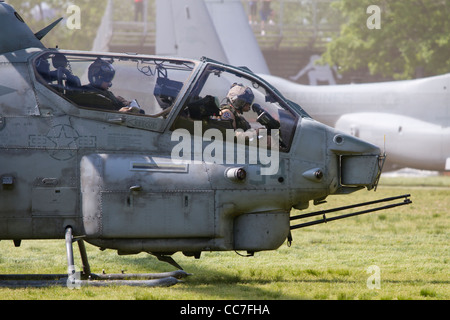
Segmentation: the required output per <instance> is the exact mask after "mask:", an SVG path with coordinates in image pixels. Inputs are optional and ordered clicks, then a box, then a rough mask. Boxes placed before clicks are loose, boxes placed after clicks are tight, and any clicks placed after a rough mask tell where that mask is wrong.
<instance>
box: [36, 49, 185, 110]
mask: <svg viewBox="0 0 450 320" xmlns="http://www.w3.org/2000/svg"><path fill="white" fill-rule="evenodd" d="M35 66H36V71H37V72H36V73H37V78H38V80H39V81H40V82H41V83H43V84H45V85H46V86H48V87H50V88H52V89H53V90H55V91H56V92H58V93H59V94H60V95H62V96H64V97H65V98H66V99H69V100H70V101H71V102H73V103H75V104H77V105H78V106H79V107H80V108H88V109H95V110H103V111H112V112H127V113H133V114H136V115H141V116H151V117H160V116H161V117H165V116H167V114H168V113H169V112H170V111H171V108H172V106H173V105H174V103H175V100H176V99H177V98H178V95H179V93H180V91H181V89H182V88H183V86H184V84H185V83H186V81H187V80H188V78H189V77H190V75H191V73H192V70H193V68H194V64H193V63H192V62H189V61H180V60H163V59H151V58H141V57H137V56H100V55H80V54H78V55H77V54H63V53H60V52H50V53H45V54H43V55H41V56H39V57H38V58H37V59H36V60H35Z"/></svg>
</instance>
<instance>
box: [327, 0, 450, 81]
mask: <svg viewBox="0 0 450 320" xmlns="http://www.w3.org/2000/svg"><path fill="white" fill-rule="evenodd" d="M374 2H375V3H376V2H377V4H376V6H375V9H376V8H378V9H379V12H378V13H379V17H378V18H379V28H378V29H377V28H372V29H370V28H369V27H370V26H372V25H373V23H374V22H376V21H375V20H374V19H376V18H377V16H376V14H377V12H376V10H375V11H370V10H369V11H368V10H367V9H368V8H369V6H371V5H374ZM333 6H336V8H337V9H339V10H340V12H341V13H342V14H343V16H344V18H345V20H346V22H345V23H344V24H343V25H342V26H341V34H340V36H339V37H338V38H336V39H334V40H333V41H331V42H330V43H329V44H328V46H327V48H326V52H325V54H324V55H323V62H326V63H329V64H330V65H338V66H339V68H340V70H341V72H343V73H345V72H346V71H350V70H357V69H361V68H368V70H369V72H370V73H371V74H372V75H382V76H383V77H392V78H394V79H410V78H414V77H416V76H432V75H438V74H443V73H448V72H450V54H449V53H450V19H449V17H450V3H449V2H448V0H395V1H389V0H379V1H373V0H363V1H361V0H340V1H336V2H335V3H333ZM372 8H374V7H372ZM372 8H369V9H372Z"/></svg>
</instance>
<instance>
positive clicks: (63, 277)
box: [0, 227, 190, 289]
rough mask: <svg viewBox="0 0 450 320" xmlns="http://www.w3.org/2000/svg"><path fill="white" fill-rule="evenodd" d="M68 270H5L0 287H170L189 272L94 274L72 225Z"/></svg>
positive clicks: (69, 240) (68, 235)
mask: <svg viewBox="0 0 450 320" xmlns="http://www.w3.org/2000/svg"><path fill="white" fill-rule="evenodd" d="M65 241H66V254H67V265H68V268H67V274H8V275H0V287H48V286H67V287H68V288H71V289H73V288H80V287H83V286H93V287H103V286H109V285H115V286H117V285H126V286H139V287H169V286H173V285H175V284H177V283H179V282H180V280H179V279H182V278H184V277H187V276H189V275H190V274H189V273H186V272H185V271H183V270H177V271H172V272H163V273H133V274H125V273H116V274H114V273H113V274H95V273H91V268H90V266H89V262H88V258H87V254H86V247H85V245H84V241H83V240H82V239H74V238H73V234H72V228H71V227H68V228H66V232H65ZM73 242H77V243H78V248H79V250H80V255H81V262H82V271H81V272H77V271H76V270H75V264H74V257H73V246H72V244H73Z"/></svg>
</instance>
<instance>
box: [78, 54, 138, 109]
mask: <svg viewBox="0 0 450 320" xmlns="http://www.w3.org/2000/svg"><path fill="white" fill-rule="evenodd" d="M115 74H116V71H115V69H114V67H113V66H112V64H111V63H109V62H107V61H104V60H102V59H100V58H97V59H96V60H95V61H94V62H93V63H92V64H91V65H90V66H89V70H88V79H89V85H87V86H83V89H84V90H87V91H89V92H90V93H92V94H99V95H100V96H101V97H102V98H106V100H109V101H108V103H106V100H105V101H104V102H105V103H99V104H96V106H95V108H102V109H108V110H115V111H120V112H131V113H142V111H141V109H140V108H139V105H138V104H137V102H136V101H135V100H134V101H128V100H126V99H124V98H123V97H121V96H117V97H116V96H115V95H114V94H113V93H112V92H111V91H110V90H109V88H111V86H112V80H113V79H114V76H115ZM87 103H89V102H87ZM90 103H95V102H94V101H92V102H90ZM85 104H86V103H85Z"/></svg>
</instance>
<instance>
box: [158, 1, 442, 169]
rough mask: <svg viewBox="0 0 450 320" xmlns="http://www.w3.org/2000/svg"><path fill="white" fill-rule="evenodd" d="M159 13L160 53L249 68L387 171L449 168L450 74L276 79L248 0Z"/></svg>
mask: <svg viewBox="0 0 450 320" xmlns="http://www.w3.org/2000/svg"><path fill="white" fill-rule="evenodd" d="M157 10H158V15H157V43H156V44H157V51H156V53H157V54H166V53H167V54H171V55H173V56H175V55H181V56H184V57H191V58H195V57H199V56H200V54H203V53H204V52H208V56H209V57H211V58H216V57H217V59H221V61H224V62H227V63H230V64H233V65H245V66H247V67H249V68H250V69H251V70H252V71H253V72H255V73H256V74H258V75H259V76H260V77H262V78H264V79H265V80H267V81H269V82H270V83H271V84H272V85H274V86H275V87H277V88H278V90H280V92H281V93H282V94H283V95H284V96H285V97H286V98H288V99H290V100H292V101H295V102H296V103H297V104H300V105H301V106H302V107H303V108H304V109H305V110H306V112H308V113H309V114H310V115H311V116H312V117H313V118H314V119H316V120H318V121H320V122H322V123H324V124H326V125H329V126H331V127H334V128H336V129H338V130H340V131H343V132H346V133H348V134H351V135H354V136H356V137H360V138H362V139H364V140H365V141H368V142H370V143H373V144H374V145H376V146H378V147H379V148H381V149H385V150H386V152H388V153H389V157H388V158H387V159H386V163H385V166H384V170H385V171H386V170H394V169H401V168H404V167H409V168H414V169H421V170H435V171H444V170H450V74H445V75H440V76H435V77H430V78H424V79H417V80H408V81H392V82H385V83H372V84H351V85H327V86H310V85H301V84H298V83H295V82H292V81H289V80H286V79H283V78H280V77H277V76H273V75H270V72H269V71H268V66H267V64H266V61H265V60H264V57H263V56H262V53H261V50H260V49H259V46H258V43H257V41H256V39H255V37H254V35H253V32H252V30H251V28H250V26H249V23H248V18H247V16H246V14H245V12H244V8H243V5H242V3H241V1H209V0H189V1H187V0H177V1H172V0H157ZM186 12H189V16H188V15H187V14H186ZM199 17H202V19H201V22H200V19H199ZM175 21H176V23H175ZM185 39H188V41H186V40H185ZM295 72H296V70H294V71H293V74H295Z"/></svg>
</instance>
